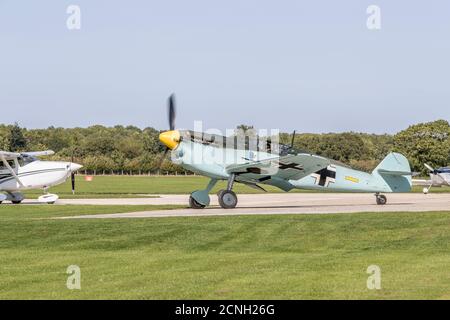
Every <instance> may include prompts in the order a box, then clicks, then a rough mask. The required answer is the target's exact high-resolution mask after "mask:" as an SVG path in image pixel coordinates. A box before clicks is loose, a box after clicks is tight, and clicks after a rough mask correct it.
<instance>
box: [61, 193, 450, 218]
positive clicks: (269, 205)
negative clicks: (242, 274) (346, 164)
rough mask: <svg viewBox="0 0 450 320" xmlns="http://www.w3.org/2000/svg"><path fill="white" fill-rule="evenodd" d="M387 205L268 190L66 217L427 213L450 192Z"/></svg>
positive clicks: (162, 199)
mask: <svg viewBox="0 0 450 320" xmlns="http://www.w3.org/2000/svg"><path fill="white" fill-rule="evenodd" d="M188 197H189V196H188V195H161V196H159V197H157V198H136V199H134V198H133V199H126V198H123V199H70V200H59V202H58V204H91V205H143V204H153V205H156V204H160V205H161V204H168V205H186V206H187V203H188ZM387 197H388V204H387V205H385V206H378V205H376V203H375V196H374V195H372V194H336V193H268V194H243V195H238V199H239V203H238V206H237V208H235V209H227V210H226V209H222V208H220V207H219V205H218V202H217V197H216V196H215V195H212V196H211V199H212V201H211V206H210V207H208V208H206V209H200V210H196V209H175V210H161V211H145V212H133V213H118V214H102V215H85V216H76V217H67V219H74V218H80V219H91V218H96V219H99V218H155V217H191V216H232V215H270V214H331V213H355V212H425V211H450V194H449V193H442V194H437V193H436V194H428V195H424V194H419V193H409V194H390V195H387Z"/></svg>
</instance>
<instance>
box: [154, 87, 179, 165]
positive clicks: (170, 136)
mask: <svg viewBox="0 0 450 320" xmlns="http://www.w3.org/2000/svg"><path fill="white" fill-rule="evenodd" d="M167 112H168V116H169V131H164V132H161V134H160V135H159V141H161V142H162V143H163V144H164V145H165V146H166V149H165V150H164V154H163V155H162V157H161V160H160V162H159V165H158V170H159V169H161V166H162V164H163V161H164V158H165V157H166V155H167V153H168V152H169V151H170V150H172V149H175V148H176V147H177V146H178V143H179V142H180V140H181V137H180V132H179V131H178V130H175V117H176V108H175V95H174V94H171V95H170V97H169V99H168V101H167Z"/></svg>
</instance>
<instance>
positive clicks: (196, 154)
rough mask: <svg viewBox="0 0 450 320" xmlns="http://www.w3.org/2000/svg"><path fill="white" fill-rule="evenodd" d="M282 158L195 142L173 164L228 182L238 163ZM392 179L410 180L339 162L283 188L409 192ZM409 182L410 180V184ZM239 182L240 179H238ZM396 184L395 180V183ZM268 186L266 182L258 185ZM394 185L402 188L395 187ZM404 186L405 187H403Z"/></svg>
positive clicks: (176, 153)
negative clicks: (356, 168) (228, 170)
mask: <svg viewBox="0 0 450 320" xmlns="http://www.w3.org/2000/svg"><path fill="white" fill-rule="evenodd" d="M271 158H274V159H275V158H278V155H275V154H271V153H267V152H261V151H251V150H240V149H233V148H220V147H216V146H213V145H208V144H202V143H198V142H193V141H185V140H183V141H181V142H179V143H178V145H177V147H176V148H175V149H173V150H172V161H173V162H174V163H176V164H179V165H181V166H182V167H184V168H185V169H187V170H190V171H192V172H195V173H197V174H200V175H204V176H207V177H210V178H213V179H221V180H227V179H228V178H229V176H230V174H229V173H228V172H227V169H226V168H227V167H228V166H230V165H236V164H246V163H249V162H252V161H261V160H266V159H271ZM389 179H406V180H405V181H404V183H402V182H403V181H400V182H401V183H395V184H393V183H391V184H389V183H388V182H389V181H386V178H385V177H384V178H383V177H381V176H380V174H378V173H377V172H373V173H372V174H369V173H366V172H362V171H358V170H354V169H351V168H348V167H346V166H344V165H340V164H338V163H333V162H332V164H330V165H329V166H328V168H326V169H323V170H320V171H318V172H316V173H313V174H311V175H309V176H306V177H304V178H302V179H299V180H288V181H287V184H285V183H284V184H283V185H282V187H280V188H282V189H283V190H285V191H289V190H290V189H293V188H298V189H310V190H329V191H337V192H370V193H373V192H375V193H390V192H409V191H410V185H411V183H410V181H409V180H408V179H409V178H404V177H398V178H394V177H389ZM407 180H408V181H407ZM236 181H238V182H239V177H237V178H236ZM391 182H392V181H391ZM258 183H261V184H264V182H258ZM392 185H400V186H402V187H400V188H397V187H396V188H395V190H394V188H393V187H392ZM403 186H404V187H403Z"/></svg>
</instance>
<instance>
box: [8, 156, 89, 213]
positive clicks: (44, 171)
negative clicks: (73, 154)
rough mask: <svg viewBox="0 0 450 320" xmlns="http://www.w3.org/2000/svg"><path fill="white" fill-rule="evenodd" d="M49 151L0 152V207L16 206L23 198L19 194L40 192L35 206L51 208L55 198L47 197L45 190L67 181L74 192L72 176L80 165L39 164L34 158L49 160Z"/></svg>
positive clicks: (41, 162)
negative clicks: (45, 204) (68, 180)
mask: <svg viewBox="0 0 450 320" xmlns="http://www.w3.org/2000/svg"><path fill="white" fill-rule="evenodd" d="M52 154H54V152H53V151H51V150H48V151H39V152H24V153H14V152H6V151H0V203H2V202H3V201H6V200H8V201H11V202H12V203H14V204H19V203H21V202H22V201H23V199H24V195H23V194H22V193H21V191H24V190H30V189H43V190H44V193H45V194H44V195H42V196H40V197H39V198H38V201H39V202H42V203H49V204H53V203H55V201H56V200H58V196H57V195H56V194H49V193H47V190H48V188H50V187H52V186H56V185H58V184H61V183H63V182H65V181H66V180H67V178H69V177H71V180H72V192H75V173H76V171H77V170H79V169H80V168H81V165H79V164H76V163H73V161H72V162H62V161H41V160H39V158H38V157H41V156H49V155H52Z"/></svg>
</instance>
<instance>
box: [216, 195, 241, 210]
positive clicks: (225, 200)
mask: <svg viewBox="0 0 450 320" xmlns="http://www.w3.org/2000/svg"><path fill="white" fill-rule="evenodd" d="M237 203H238V199H237V196H236V194H235V193H234V192H233V191H231V190H230V191H229V190H222V191H220V192H219V204H220V206H221V207H222V208H224V209H233V208H236V205H237Z"/></svg>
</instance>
